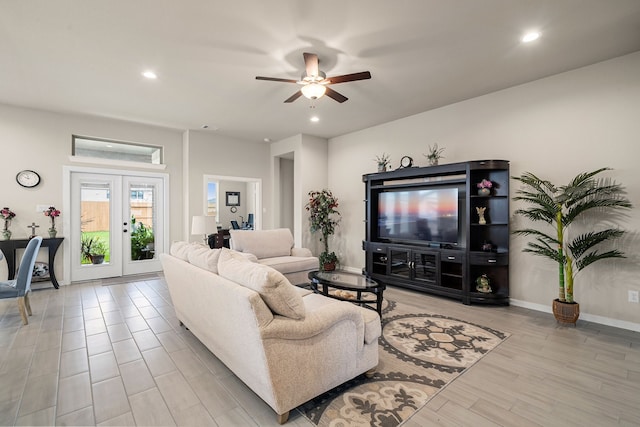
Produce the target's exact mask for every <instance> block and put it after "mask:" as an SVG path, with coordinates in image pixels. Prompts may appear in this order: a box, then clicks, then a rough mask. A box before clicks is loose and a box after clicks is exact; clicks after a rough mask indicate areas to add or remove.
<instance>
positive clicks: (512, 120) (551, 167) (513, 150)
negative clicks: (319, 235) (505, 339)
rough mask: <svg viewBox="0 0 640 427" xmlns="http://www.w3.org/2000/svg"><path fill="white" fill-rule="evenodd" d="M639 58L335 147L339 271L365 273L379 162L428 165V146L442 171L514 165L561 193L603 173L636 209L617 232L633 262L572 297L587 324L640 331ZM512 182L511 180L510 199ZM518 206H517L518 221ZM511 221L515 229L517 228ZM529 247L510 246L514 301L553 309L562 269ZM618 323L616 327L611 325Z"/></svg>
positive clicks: (383, 128) (335, 142)
mask: <svg viewBox="0 0 640 427" xmlns="http://www.w3.org/2000/svg"><path fill="white" fill-rule="evenodd" d="M639 112H640V52H638V53H634V54H631V55H627V56H624V57H620V58H617V59H614V60H610V61H606V62H602V63H598V64H595V65H592V66H589V67H584V68H581V69H578V70H575V71H571V72H567V73H563V74H560V75H556V76H552V77H549V78H545V79H542V80H538V81H535V82H532V83H529V84H525V85H521V86H517V87H514V88H510V89H507V90H503V91H500V92H496V93H493V94H489V95H486V96H482V97H478V98H474V99H471V100H467V101H464V102H460V103H457V104H454V105H450V106H447V107H444V108H440V109H437V110H433V111H428V112H425V113H422V114H418V115H415V116H411V117H407V118H404V119H400V120H397V121H394V122H390V123H386V124H383V125H380V126H376V127H372V128H369V129H365V130H363V131H360V132H355V133H352V134H348V135H343V136H340V137H337V138H333V139H331V140H330V141H329V175H328V178H329V187H330V188H331V189H332V190H333V191H334V193H335V194H336V195H337V196H338V198H339V200H340V211H341V212H342V216H343V218H342V224H341V226H340V229H339V238H340V241H342V242H344V245H345V248H344V254H341V261H342V263H343V264H344V265H345V266H347V267H350V268H357V269H360V268H362V267H363V266H364V252H363V250H362V243H361V242H362V240H363V239H364V236H365V231H364V224H363V219H364V203H363V199H364V184H363V183H362V175H363V174H365V173H371V172H374V171H375V170H376V163H375V162H374V160H373V159H375V156H376V155H380V154H382V153H383V152H386V153H389V154H391V157H392V166H393V167H394V168H395V167H397V166H398V162H399V160H400V158H401V157H402V156H403V155H409V156H412V157H413V158H414V160H415V164H417V165H418V166H426V165H427V160H426V158H425V157H424V156H423V153H426V152H427V150H428V147H429V145H433V144H434V143H438V145H439V146H440V147H445V148H446V150H445V152H444V156H445V157H444V159H441V161H440V164H445V163H452V162H460V161H467V160H480V159H505V160H510V161H511V175H520V174H521V173H523V172H525V171H531V172H534V173H535V174H537V175H539V176H541V177H544V178H546V179H549V180H550V181H552V182H555V183H558V184H563V183H566V182H567V181H568V180H569V179H570V178H572V177H573V176H575V175H576V174H578V173H580V172H586V171H591V170H594V169H596V168H599V167H602V166H608V167H611V168H614V171H612V173H610V174H608V176H610V177H612V178H614V179H615V180H616V181H618V182H620V183H622V184H623V185H625V186H626V188H627V190H628V196H629V198H630V199H631V201H632V202H633V203H634V204H635V205H636V207H635V208H634V209H633V211H632V212H630V214H629V215H628V217H627V218H625V219H623V221H622V222H621V223H620V225H621V226H622V227H623V228H625V229H626V230H628V231H630V232H631V233H632V235H631V236H630V238H629V239H627V241H626V242H625V247H624V248H623V249H624V250H625V251H626V252H627V255H628V256H629V259H627V260H625V261H623V262H619V261H609V260H606V261H601V262H599V263H596V264H594V265H592V266H590V267H588V268H587V269H586V270H584V271H583V272H581V273H580V274H579V276H578V278H577V280H576V288H575V296H576V300H577V301H578V302H580V304H581V311H582V313H583V314H584V315H583V316H582V317H583V318H584V319H589V318H591V319H594V320H602V319H600V318H603V319H604V320H605V323H606V322H608V323H614V324H618V325H620V326H628V325H626V324H625V322H630V323H632V324H634V325H636V326H637V327H640V305H639V304H631V303H628V302H627V290H628V289H636V290H638V289H640V274H639V273H640V271H639V268H638V264H639V263H638V260H639V257H638V255H636V254H638V252H639V249H640V248H639V242H640V240H639V239H638V238H637V236H636V235H635V233H637V230H638V229H639V228H640V168H638V159H640V143H639V140H638V135H640V120H639V117H640V116H639ZM514 187H515V183H514V182H513V181H512V196H513V195H514ZM517 207H518V206H517V205H516V204H515V203H512V204H511V210H512V212H513V210H514V209H516V208H517ZM520 225H521V224H520V223H519V221H513V223H512V228H514V227H517V226H520ZM525 242H526V239H524V238H520V237H518V238H516V237H512V239H511V257H510V258H511V260H510V285H511V296H512V298H514V299H515V300H516V301H515V302H516V303H519V304H522V305H528V306H531V307H536V308H539V307H545V309H546V307H549V306H550V304H551V300H552V299H553V298H555V297H556V294H557V268H556V266H555V265H554V264H553V263H551V262H550V261H547V260H545V259H542V258H538V257H534V256H532V255H530V254H525V253H522V252H521V249H522V248H523V246H524V244H525ZM590 315H591V317H589V316H590ZM612 320H613V322H612Z"/></svg>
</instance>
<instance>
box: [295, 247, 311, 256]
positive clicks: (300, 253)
mask: <svg viewBox="0 0 640 427" xmlns="http://www.w3.org/2000/svg"><path fill="white" fill-rule="evenodd" d="M291 256H299V257H309V256H313V254H312V253H311V250H310V249H307V248H292V249H291Z"/></svg>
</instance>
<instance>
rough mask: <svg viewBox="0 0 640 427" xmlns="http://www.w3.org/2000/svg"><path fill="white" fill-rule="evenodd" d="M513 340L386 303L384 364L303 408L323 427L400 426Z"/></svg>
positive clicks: (309, 416)
mask: <svg viewBox="0 0 640 427" xmlns="http://www.w3.org/2000/svg"><path fill="white" fill-rule="evenodd" d="M508 336H509V334H506V333H504V332H500V331H497V330H495V329H491V328H488V327H485V326H482V325H478V324H474V323H470V322H465V321H462V320H458V319H454V318H451V317H448V316H443V315H439V314H428V313H421V312H416V309H415V308H414V309H411V308H410V307H409V306H407V305H405V304H400V303H396V302H394V301H385V306H384V310H383V313H382V336H381V337H380V340H379V346H380V356H379V359H380V362H379V364H378V367H377V369H376V373H375V374H374V376H373V377H372V378H366V377H365V376H364V375H360V376H358V377H357V378H354V379H353V380H351V381H349V382H346V383H344V384H342V385H340V386H338V387H336V388H334V389H332V390H330V391H328V392H326V393H324V394H322V395H320V396H318V397H317V398H315V399H313V400H311V401H309V402H307V403H305V404H304V405H301V406H300V407H298V410H299V411H301V412H302V414H303V415H304V416H305V417H306V418H308V419H309V420H311V422H312V423H314V424H316V425H318V426H332V427H333V426H340V427H343V426H350V427H351V426H380V427H393V426H397V425H400V424H401V423H402V422H404V421H406V420H407V419H409V417H411V416H412V415H413V414H414V413H415V412H416V411H417V410H418V409H420V408H421V407H422V406H424V405H425V404H426V403H427V402H428V401H429V400H430V399H431V398H432V397H433V396H435V395H436V394H437V393H438V392H439V391H440V390H442V388H443V387H445V386H446V385H447V384H449V383H450V382H451V381H453V380H454V379H455V378H457V377H458V376H459V375H460V374H462V373H463V372H464V370H465V369H467V368H469V367H470V366H472V365H473V364H474V363H476V362H477V361H478V360H480V359H481V358H482V357H483V356H484V355H486V354H487V353H488V352H489V351H491V350H492V349H494V348H495V347H496V346H498V345H499V344H500V343H501V342H502V341H503V340H505V339H506V338H507V337H508Z"/></svg>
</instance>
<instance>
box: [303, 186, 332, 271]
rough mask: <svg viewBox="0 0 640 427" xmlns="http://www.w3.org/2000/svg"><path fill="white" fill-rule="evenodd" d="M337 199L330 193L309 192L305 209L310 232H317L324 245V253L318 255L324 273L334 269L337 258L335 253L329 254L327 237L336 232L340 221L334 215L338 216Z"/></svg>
mask: <svg viewBox="0 0 640 427" xmlns="http://www.w3.org/2000/svg"><path fill="white" fill-rule="evenodd" d="M337 207H338V199H337V198H335V197H334V196H333V194H332V193H331V191H329V190H322V191H310V192H309V203H307V205H306V209H307V210H308V211H309V223H310V231H311V232H312V233H315V232H316V231H319V232H320V234H322V237H321V238H320V241H321V242H322V243H323V244H324V251H323V252H322V253H321V254H320V256H319V258H320V268H321V269H322V270H324V271H331V270H334V269H335V265H336V262H338V257H337V256H336V254H335V252H329V236H331V235H332V234H333V233H335V231H336V225H338V222H339V221H340V219H339V218H335V217H334V215H337V216H339V215H340V212H338V211H337V209H336V208H337Z"/></svg>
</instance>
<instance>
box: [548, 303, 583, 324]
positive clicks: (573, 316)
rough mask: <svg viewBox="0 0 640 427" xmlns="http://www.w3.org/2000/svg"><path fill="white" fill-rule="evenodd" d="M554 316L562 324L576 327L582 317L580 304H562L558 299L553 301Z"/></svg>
mask: <svg viewBox="0 0 640 427" xmlns="http://www.w3.org/2000/svg"><path fill="white" fill-rule="evenodd" d="M553 315H554V317H555V318H556V320H557V321H558V322H560V323H571V324H573V325H575V324H576V322H577V321H578V317H580V304H578V303H577V302H562V301H560V300H559V299H557V298H556V299H554V300H553Z"/></svg>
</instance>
